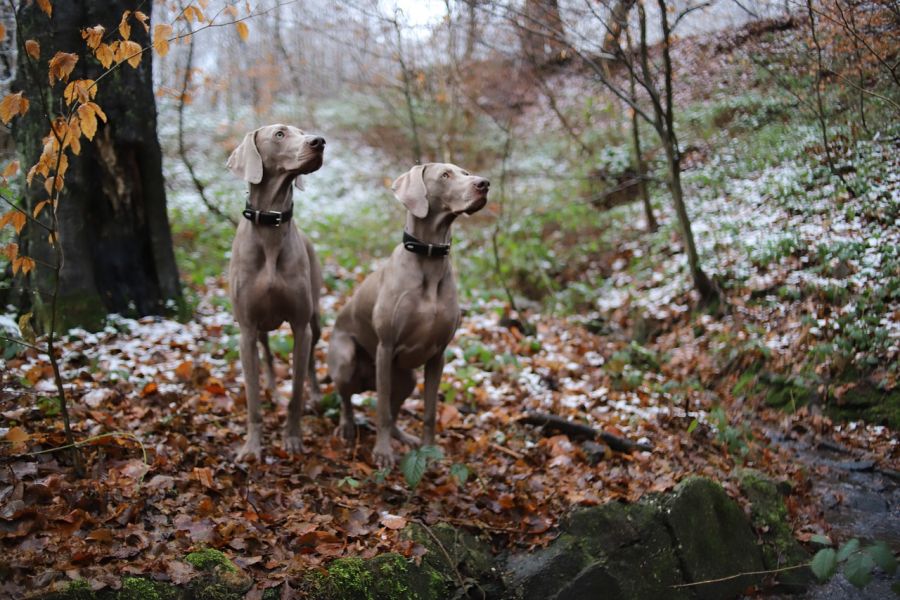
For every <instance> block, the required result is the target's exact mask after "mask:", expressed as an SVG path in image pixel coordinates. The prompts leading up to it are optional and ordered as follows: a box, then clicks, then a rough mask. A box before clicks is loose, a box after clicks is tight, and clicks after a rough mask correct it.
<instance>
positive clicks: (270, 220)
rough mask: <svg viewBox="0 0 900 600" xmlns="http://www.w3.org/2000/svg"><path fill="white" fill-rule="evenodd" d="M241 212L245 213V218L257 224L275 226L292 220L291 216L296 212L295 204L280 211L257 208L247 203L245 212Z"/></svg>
mask: <svg viewBox="0 0 900 600" xmlns="http://www.w3.org/2000/svg"><path fill="white" fill-rule="evenodd" d="M241 214H242V215H244V218H245V219H247V220H248V221H250V222H251V223H255V224H256V225H274V226H275V227H280V226H281V224H282V223H287V222H289V221H290V220H291V217H292V216H293V214H294V205H293V204H292V205H291V207H290V208H289V209H287V210H286V211H284V212H278V211H275V210H256V209H254V208H251V206H250V205H249V204H247V206H246V207H244V212H242V213H241Z"/></svg>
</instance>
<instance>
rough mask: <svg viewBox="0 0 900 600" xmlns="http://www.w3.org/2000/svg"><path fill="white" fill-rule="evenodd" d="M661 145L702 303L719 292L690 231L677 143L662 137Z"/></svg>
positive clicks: (670, 188) (692, 273) (689, 264)
mask: <svg viewBox="0 0 900 600" xmlns="http://www.w3.org/2000/svg"><path fill="white" fill-rule="evenodd" d="M663 147H664V148H665V151H666V165H667V166H668V169H669V191H670V192H671V193H672V201H673V202H674V204H675V214H676V215H678V224H679V226H680V227H681V237H682V239H683V241H684V249H685V252H686V253H687V259H688V268H689V269H690V271H691V277H692V278H693V281H694V287H695V288H696V290H697V292H698V293H699V294H700V298H701V300H702V301H703V302H704V303H707V302H712V301H714V300H716V299H717V298H718V296H719V293H718V290H716V287H715V286H714V285H713V283H712V281H710V279H709V277H707V276H706V273H704V272H703V269H702V268H701V267H700V257H699V256H698V255H697V246H696V244H695V243H694V233H693V231H691V220H690V218H689V217H688V214H687V208H685V205H684V191H683V189H682V187H681V158H680V157H679V155H678V147H677V143H676V142H675V141H674V140H672V139H670V138H667V139H663Z"/></svg>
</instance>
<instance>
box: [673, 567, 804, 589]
mask: <svg viewBox="0 0 900 600" xmlns="http://www.w3.org/2000/svg"><path fill="white" fill-rule="evenodd" d="M810 564H811V563H803V564H802V565H794V566H792V567H781V568H780V569H769V570H766V571H747V572H746V573H738V574H736V575H729V576H728V577H719V578H718V579H705V580H703V581H693V582H691V583H679V584H678V585H673V586H672V587H673V588H687V587H694V586H698V585H706V584H708V583H719V582H720V581H731V580H732V579H738V578H740V577H746V576H748V575H770V574H772V573H781V572H782V571H792V570H794V569H802V568H804V567H808V566H810Z"/></svg>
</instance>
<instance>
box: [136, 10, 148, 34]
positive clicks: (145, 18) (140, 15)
mask: <svg viewBox="0 0 900 600" xmlns="http://www.w3.org/2000/svg"><path fill="white" fill-rule="evenodd" d="M134 18H135V19H137V20H138V21H140V22H141V25H143V26H144V31H150V24H149V23H147V21H149V20H150V17H148V16H147V15H145V14H144V13H142V12H141V11H139V10H136V11H134Z"/></svg>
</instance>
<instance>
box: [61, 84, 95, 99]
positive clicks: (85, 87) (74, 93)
mask: <svg viewBox="0 0 900 600" xmlns="http://www.w3.org/2000/svg"><path fill="white" fill-rule="evenodd" d="M94 83H95V82H94V80H93V79H76V80H75V81H72V82H70V83H69V85H67V86H66V90H65V92H63V97H64V98H65V99H66V104H72V103H73V102H74V101H76V100H78V101H79V102H81V103H82V104H83V103H85V102H90V100H91V98H93V97H95V96H96V95H97V86H96V85H94Z"/></svg>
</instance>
